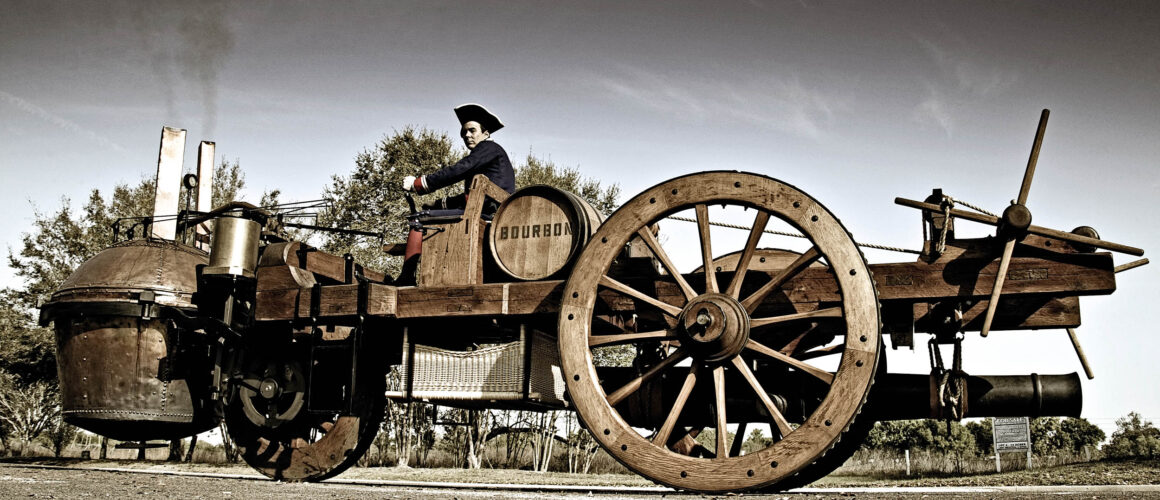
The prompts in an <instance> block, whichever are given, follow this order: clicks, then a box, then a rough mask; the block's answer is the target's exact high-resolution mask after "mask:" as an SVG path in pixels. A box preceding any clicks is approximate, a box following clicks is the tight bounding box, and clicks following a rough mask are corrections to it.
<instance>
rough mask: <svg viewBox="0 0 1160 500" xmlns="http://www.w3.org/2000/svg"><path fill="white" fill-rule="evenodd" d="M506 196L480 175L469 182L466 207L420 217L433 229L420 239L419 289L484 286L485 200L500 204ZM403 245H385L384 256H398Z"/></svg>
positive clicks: (485, 177)
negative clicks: (421, 240) (428, 287)
mask: <svg viewBox="0 0 1160 500" xmlns="http://www.w3.org/2000/svg"><path fill="white" fill-rule="evenodd" d="M508 196H509V194H508V192H507V191H504V190H503V188H500V187H499V186H497V185H495V183H493V182H491V181H490V180H488V178H487V176H485V175H483V174H479V175H476V176H475V177H473V178H472V179H471V188H470V189H468V190H467V206H466V207H464V209H463V212H462V214H460V213H459V211H458V210H439V211H431V213H430V214H428V215H427V216H425V217H422V218H420V219H419V220H420V222H422V224H423V225H424V226H428V227H434V228H435V229H434V230H428V231H427V234H426V235H424V236H423V253H422V257H421V258H420V261H419V286H424V287H426V286H451V285H475V284H480V283H483V238H484V234H485V233H486V230H487V225H488V224H489V223H490V221H488V220H485V219H484V218H483V215H484V213H483V211H484V207H485V206H486V204H487V200H489V199H490V200H494V201H495V202H496V203H503V201H504V200H506V199H507V198H508ZM403 247H405V245H404V244H396V245H388V246H387V247H386V251H387V253H390V254H392V255H396V254H397V255H401V254H402V253H401V252H400V250H403Z"/></svg>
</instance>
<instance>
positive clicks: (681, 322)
mask: <svg viewBox="0 0 1160 500" xmlns="http://www.w3.org/2000/svg"><path fill="white" fill-rule="evenodd" d="M677 333H678V335H679V336H680V338H681V343H682V345H686V346H687V347H688V349H689V351H690V352H691V353H692V355H693V357H694V358H695V359H697V360H700V361H703V362H706V363H717V362H721V361H725V360H728V359H730V358H732V357H734V356H736V355H737V354H738V353H740V352H741V351H742V349H744V348H745V344H746V342H748V341H749V313H748V312H746V311H745V308H744V307H743V306H742V305H741V303H740V302H738V301H737V300H736V299H734V298H733V297H730V296H728V295H725V294H720V293H707V294H704V295H701V296H698V297H696V298H694V299H693V300H691V301H689V303H688V304H686V305H685V308H684V309H683V310H682V311H681V314H680V316H679V317H678V318H677Z"/></svg>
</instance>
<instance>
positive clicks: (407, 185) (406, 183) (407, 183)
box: [403, 175, 415, 191]
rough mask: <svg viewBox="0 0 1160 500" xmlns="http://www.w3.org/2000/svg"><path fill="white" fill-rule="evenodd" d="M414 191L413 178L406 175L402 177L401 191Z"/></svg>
mask: <svg viewBox="0 0 1160 500" xmlns="http://www.w3.org/2000/svg"><path fill="white" fill-rule="evenodd" d="M414 190H415V176H413V175H408V176H406V177H403V191H414Z"/></svg>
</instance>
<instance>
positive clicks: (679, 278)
mask: <svg viewBox="0 0 1160 500" xmlns="http://www.w3.org/2000/svg"><path fill="white" fill-rule="evenodd" d="M636 234H637V235H638V236H640V239H641V240H644V244H645V245H648V248H649V249H650V250H652V252H653V254H654V255H656V256H657V260H660V261H661V265H663V266H665V270H666V271H668V272H669V275H670V276H672V277H673V279H674V280H676V282H677V286H679V287H681V292H683V293H684V294H685V300H693V298H694V297H696V296H697V292H694V291H693V287H691V286H689V282H688V281H686V280H685V277H684V276H683V275H681V272H680V271H678V270H677V266H676V265H674V264H673V261H672V259H670V258H669V254H667V253H665V249H664V248H661V242H659V241H657V237H656V236H655V235H653V233H652V231H651V230H650V229H649V227H648V226H645V227H642V228H640V229H639V230H637V232H636Z"/></svg>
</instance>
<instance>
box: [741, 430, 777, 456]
mask: <svg viewBox="0 0 1160 500" xmlns="http://www.w3.org/2000/svg"><path fill="white" fill-rule="evenodd" d="M772 444H773V438H771V437H766V435H765V433H764V432H761V429H753V430H752V431H750V433H749V437H748V438H746V439H745V442H744V443H741V450H742V451H744V452H745V453H747V454H748V453H753V452H756V451H761V450H764V449H765V448H767V447H769V446H770V445H772Z"/></svg>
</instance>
